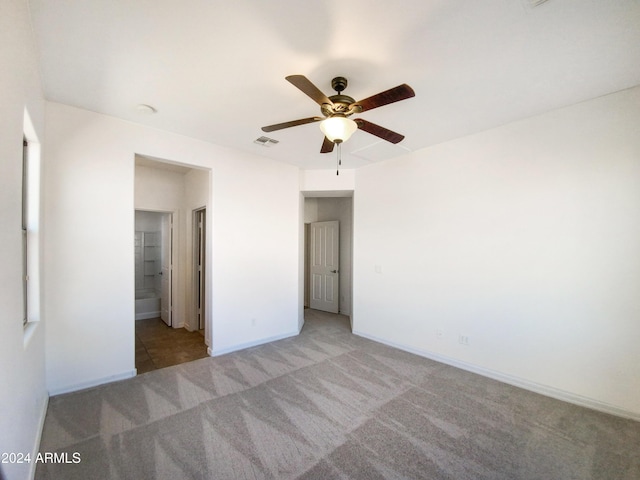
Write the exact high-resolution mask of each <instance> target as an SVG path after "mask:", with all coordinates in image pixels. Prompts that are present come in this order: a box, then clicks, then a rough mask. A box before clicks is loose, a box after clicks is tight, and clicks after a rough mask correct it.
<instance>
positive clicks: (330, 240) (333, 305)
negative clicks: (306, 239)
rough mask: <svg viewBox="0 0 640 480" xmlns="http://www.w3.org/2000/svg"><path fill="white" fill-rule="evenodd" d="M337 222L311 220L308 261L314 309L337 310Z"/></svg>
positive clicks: (311, 301) (310, 300)
mask: <svg viewBox="0 0 640 480" xmlns="http://www.w3.org/2000/svg"><path fill="white" fill-rule="evenodd" d="M339 234H340V223H339V222H338V221H331V222H315V223H312V224H311V261H310V265H309V267H310V268H309V270H310V277H311V278H310V290H311V292H310V294H311V295H310V299H309V306H310V307H311V308H313V309H316V310H322V311H325V312H331V313H338V309H339V303H338V295H339V293H338V292H339V288H338V287H339V278H340V276H339V266H340V249H339V242H338V238H339Z"/></svg>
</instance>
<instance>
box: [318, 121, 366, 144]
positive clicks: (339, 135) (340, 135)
mask: <svg viewBox="0 0 640 480" xmlns="http://www.w3.org/2000/svg"><path fill="white" fill-rule="evenodd" d="M357 129H358V124H357V123H356V122H354V121H353V120H351V119H350V118H347V117H343V116H340V115H334V116H333V117H329V118H327V119H326V120H323V121H322V122H321V123H320V130H322V133H324V135H325V137H327V138H328V139H329V140H331V141H332V142H333V143H342V142H346V141H347V140H349V137H351V135H353V132H355V131H356V130H357Z"/></svg>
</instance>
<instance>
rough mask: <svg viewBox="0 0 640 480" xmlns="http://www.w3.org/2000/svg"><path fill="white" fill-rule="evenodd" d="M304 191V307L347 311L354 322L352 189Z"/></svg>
mask: <svg viewBox="0 0 640 480" xmlns="http://www.w3.org/2000/svg"><path fill="white" fill-rule="evenodd" d="M303 195H304V200H303V202H304V205H303V209H304V220H303V222H304V230H303V232H304V268H303V270H304V273H303V283H304V309H305V311H306V309H310V310H314V311H324V312H331V313H337V314H340V315H344V316H346V317H349V320H350V322H349V323H351V314H352V310H351V305H352V298H353V293H352V292H353V288H352V252H353V247H352V245H353V241H352V231H353V197H352V192H331V193H327V194H326V195H325V196H321V194H320V193H319V192H308V193H303ZM329 195H330V196H329Z"/></svg>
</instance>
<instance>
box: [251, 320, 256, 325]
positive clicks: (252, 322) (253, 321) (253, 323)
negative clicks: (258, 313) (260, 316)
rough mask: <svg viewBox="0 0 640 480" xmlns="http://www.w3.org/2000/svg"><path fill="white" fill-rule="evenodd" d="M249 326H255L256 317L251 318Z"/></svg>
mask: <svg viewBox="0 0 640 480" xmlns="http://www.w3.org/2000/svg"><path fill="white" fill-rule="evenodd" d="M251 326H252V327H255V326H256V319H255V318H252V319H251Z"/></svg>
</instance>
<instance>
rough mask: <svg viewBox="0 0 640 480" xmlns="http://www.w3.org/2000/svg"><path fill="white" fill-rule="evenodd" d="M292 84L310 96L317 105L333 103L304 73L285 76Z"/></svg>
mask: <svg viewBox="0 0 640 480" xmlns="http://www.w3.org/2000/svg"><path fill="white" fill-rule="evenodd" d="M285 79H286V80H288V81H289V82H290V83H291V84H292V85H294V86H296V87H298V88H299V89H300V90H301V91H302V92H303V93H304V94H306V95H307V96H308V97H310V98H311V99H312V100H313V101H314V102H316V103H317V104H318V105H320V106H322V105H323V104H325V103H328V104H329V105H333V102H332V101H331V100H329V99H328V98H327V96H326V95H325V94H324V93H322V92H321V91H320V90H319V89H318V87H316V86H315V85H314V84H313V83H311V80H309V79H308V78H307V77H305V76H304V75H289V76H288V77H285Z"/></svg>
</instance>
